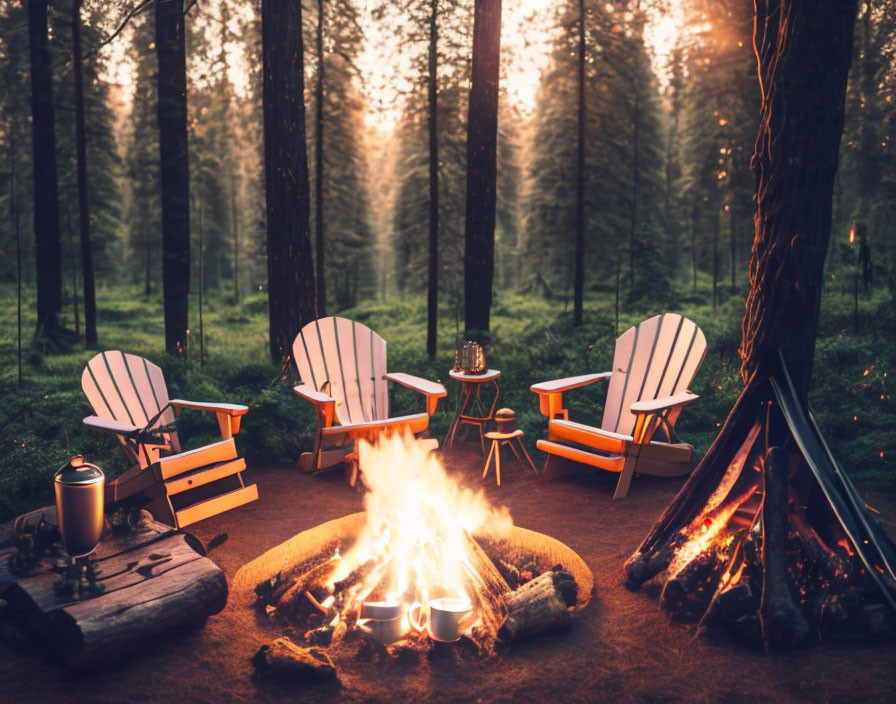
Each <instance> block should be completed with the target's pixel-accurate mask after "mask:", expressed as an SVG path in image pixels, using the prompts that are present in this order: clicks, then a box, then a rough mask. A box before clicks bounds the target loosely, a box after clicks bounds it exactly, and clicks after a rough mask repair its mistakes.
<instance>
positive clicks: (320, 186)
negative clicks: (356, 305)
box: [314, 0, 327, 316]
mask: <svg viewBox="0 0 896 704" xmlns="http://www.w3.org/2000/svg"><path fill="white" fill-rule="evenodd" d="M316 39H317V47H316V48H317V84H316V86H315V89H314V101H315V105H314V253H315V255H316V264H317V314H318V315H319V316H324V315H326V310H327V278H326V275H325V273H324V262H325V255H324V0H317V37H316Z"/></svg>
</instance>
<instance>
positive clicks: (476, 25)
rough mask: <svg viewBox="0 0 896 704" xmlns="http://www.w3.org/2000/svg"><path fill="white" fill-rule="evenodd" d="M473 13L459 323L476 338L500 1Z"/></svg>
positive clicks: (493, 158)
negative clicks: (461, 307)
mask: <svg viewBox="0 0 896 704" xmlns="http://www.w3.org/2000/svg"><path fill="white" fill-rule="evenodd" d="M473 12H474V19H473V69H472V73H473V79H472V85H471V87H470V108H469V117H468V119H467V197H466V224H465V231H464V313H465V315H464V322H465V325H466V329H467V334H469V335H471V336H474V337H475V336H480V335H482V334H483V333H486V332H487V331H488V329H489V316H490V313H491V307H492V279H493V277H494V270H495V198H496V195H495V186H496V181H497V164H496V162H497V146H498V81H499V62H500V56H501V0H476V2H475V7H474V11H473Z"/></svg>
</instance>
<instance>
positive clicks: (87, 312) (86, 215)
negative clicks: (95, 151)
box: [72, 0, 96, 348]
mask: <svg viewBox="0 0 896 704" xmlns="http://www.w3.org/2000/svg"><path fill="white" fill-rule="evenodd" d="M82 61H83V59H82V55H81V0H72V74H73V76H74V79H75V85H74V89H75V125H76V128H75V129H76V131H75V142H76V145H77V160H78V219H79V223H80V226H81V228H80V234H81V272H82V276H83V278H84V343H85V344H86V345H87V347H88V348H92V347H95V346H96V289H95V286H96V283H95V280H94V270H93V248H92V246H91V244H90V205H89V202H88V198H87V130H86V128H85V126H84V85H83V68H82V66H81V64H82Z"/></svg>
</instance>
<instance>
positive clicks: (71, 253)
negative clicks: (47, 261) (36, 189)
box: [65, 199, 81, 340]
mask: <svg viewBox="0 0 896 704" xmlns="http://www.w3.org/2000/svg"><path fill="white" fill-rule="evenodd" d="M65 233H66V234H67V235H68V261H69V264H70V265H71V270H72V310H73V311H74V314H75V335H76V336H77V337H78V339H79V340H80V339H81V316H80V313H79V312H78V265H77V264H76V262H77V259H78V258H77V257H76V256H75V235H74V233H73V232H72V217H71V210H70V209H69V207H68V200H67V199H66V202H65Z"/></svg>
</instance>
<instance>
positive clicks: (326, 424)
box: [292, 384, 336, 428]
mask: <svg viewBox="0 0 896 704" xmlns="http://www.w3.org/2000/svg"><path fill="white" fill-rule="evenodd" d="M292 392H293V393H294V394H295V395H296V396H301V397H302V398H303V399H305V400H306V401H310V402H311V403H313V404H314V406H315V408H316V409H317V422H318V424H319V425H320V427H322V428H330V427H332V425H333V419H334V417H335V415H336V399H335V398H333V397H332V396H327V394H325V393H323V392H322V391H315V390H314V387H313V386H308V385H307V384H298V385H297V386H293V387H292Z"/></svg>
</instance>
